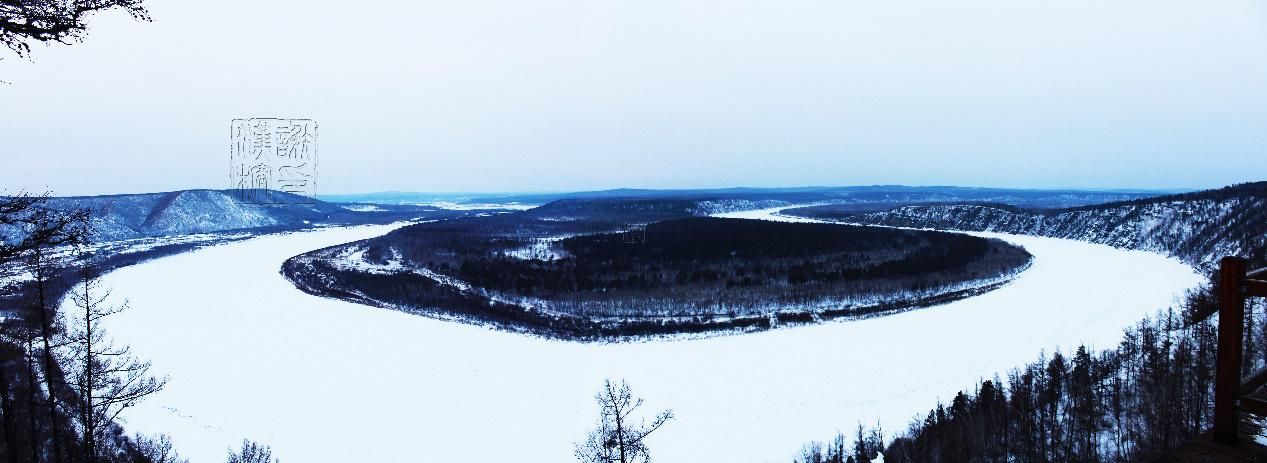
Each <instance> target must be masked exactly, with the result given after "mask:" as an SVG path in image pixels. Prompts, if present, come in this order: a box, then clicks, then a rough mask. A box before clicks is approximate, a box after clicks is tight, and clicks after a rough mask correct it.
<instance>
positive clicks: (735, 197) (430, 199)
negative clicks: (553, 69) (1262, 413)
mask: <svg viewBox="0 0 1267 463" xmlns="http://www.w3.org/2000/svg"><path fill="white" fill-rule="evenodd" d="M1176 192H1178V191H1176V190H1165V191H1162V190H1023V189H1005V188H971V187H952V186H928V187H912V186H902V185H874V186H847V187H796V188H719V189H684V190H650V189H634V188H620V189H614V190H601V191H583V192H574V193H512V194H500V193H499V194H488V193H409V192H383V193H367V194H355V195H328V196H321V197H320V198H321V199H323V200H326V201H335V202H362V203H376V204H474V205H480V204H502V205H504V204H516V205H524V206H529V205H534V206H535V205H545V204H549V205H550V206H551V207H552V208H554V209H559V210H563V209H567V208H570V207H586V208H592V207H598V205H600V204H602V203H603V202H604V201H607V202H608V204H616V203H620V204H629V203H630V202H632V201H657V200H679V201H690V202H692V203H695V205H694V206H693V208H694V209H695V210H694V212H697V213H698V215H707V214H710V213H715V212H725V211H733V210H744V209H755V208H766V207H779V206H787V205H791V204H805V203H816V202H833V203H850V204H876V205H890V206H891V205H893V204H901V203H918V202H946V201H973V202H997V203H1005V204H1012V205H1016V206H1023V207H1039V208H1050V207H1070V206H1080V205H1086V204H1099V203H1104V202H1109V201H1122V200H1130V199H1139V198H1146V197H1151V196H1157V195H1162V194H1170V193H1176ZM552 203H553V204H552ZM580 203H586V205H584V206H569V204H572V205H577V204H580ZM657 207H658V206H657Z"/></svg>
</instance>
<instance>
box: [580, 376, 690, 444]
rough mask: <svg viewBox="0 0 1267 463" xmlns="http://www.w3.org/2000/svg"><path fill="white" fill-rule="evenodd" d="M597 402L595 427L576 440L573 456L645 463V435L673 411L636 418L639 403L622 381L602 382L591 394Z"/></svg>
mask: <svg viewBox="0 0 1267 463" xmlns="http://www.w3.org/2000/svg"><path fill="white" fill-rule="evenodd" d="M594 400H595V401H597V402H598V407H599V418H598V426H597V427H596V428H594V430H592V431H590V433H589V435H588V436H587V437H586V438H585V440H584V441H582V442H577V443H576V458H577V459H578V460H580V461H582V462H584V463H646V462H649V461H651V455H650V452H649V450H648V448H647V444H646V441H645V440H646V438H647V436H650V435H651V433H653V432H655V431H656V430H657V429H660V426H663V425H664V423H666V422H668V421H669V420H671V419H673V411H672V410H666V411H663V412H660V413H659V414H657V415H656V417H655V419H653V420H651V422H650V423H646V422H645V421H643V420H641V419H635V418H634V417H633V413H634V412H635V411H637V410H638V407H640V406H642V399H641V398H635V397H634V396H633V393H632V392H631V391H630V389H629V383H628V382H626V381H624V380H621V381H620V383H613V382H612V380H610V379H608V380H605V381H604V382H603V389H602V390H600V391H599V392H598V393H597V394H595V395H594Z"/></svg>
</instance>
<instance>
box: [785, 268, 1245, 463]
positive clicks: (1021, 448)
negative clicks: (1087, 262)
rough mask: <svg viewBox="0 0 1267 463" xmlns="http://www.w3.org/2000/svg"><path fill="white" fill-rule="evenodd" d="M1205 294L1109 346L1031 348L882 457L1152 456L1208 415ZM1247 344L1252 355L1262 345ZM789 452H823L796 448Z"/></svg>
mask: <svg viewBox="0 0 1267 463" xmlns="http://www.w3.org/2000/svg"><path fill="white" fill-rule="evenodd" d="M1214 304H1215V301H1214V298H1213V297H1212V296H1211V292H1210V290H1209V289H1208V288H1205V289H1200V290H1196V291H1194V292H1192V293H1190V294H1189V296H1188V297H1187V299H1186V301H1185V302H1184V304H1183V305H1182V306H1181V310H1180V312H1178V313H1177V312H1175V311H1173V310H1170V311H1167V312H1165V313H1163V314H1160V315H1159V316H1157V317H1154V318H1149V319H1145V320H1144V321H1141V322H1140V323H1138V324H1137V325H1135V326H1133V327H1131V328H1129V329H1127V330H1126V332H1125V335H1124V336H1123V339H1122V341H1121V343H1120V344H1119V345H1118V346H1116V348H1113V349H1108V350H1104V351H1101V352H1093V351H1091V350H1090V349H1088V348H1087V347H1086V346H1079V347H1078V348H1077V349H1076V350H1075V351H1074V352H1073V353H1071V354H1069V355H1066V354H1064V353H1061V352H1059V351H1057V352H1055V353H1052V354H1051V355H1050V357H1048V356H1046V355H1040V357H1039V360H1038V361H1036V362H1034V363H1031V364H1029V365H1026V366H1024V367H1022V368H1018V369H1015V370H1013V371H1011V372H1010V373H1009V374H1008V375H1007V378H998V377H995V378H993V379H989V380H984V381H982V382H981V383H980V384H978V385H977V386H976V387H975V388H974V389H973V390H970V391H967V392H960V393H958V394H957V395H956V396H955V397H954V398H953V399H952V400H950V402H949V403H946V404H937V407H936V408H934V409H932V410H930V411H929V412H928V413H927V414H926V415H924V416H922V417H920V418H917V419H916V420H914V421H912V422H911V423H910V426H909V428H907V429H906V430H905V431H904V432H902V433H900V434H899V435H898V437H896V438H895V439H893V441H892V442H891V443H890V444H889V445H888V446H887V447H886V448H885V449H884V452H883V453H884V461H885V462H886V463H893V462H1075V461H1076V462H1102V461H1113V462H1128V461H1147V460H1150V459H1152V458H1155V457H1157V456H1158V455H1160V454H1161V453H1162V452H1165V451H1166V450H1169V449H1173V448H1175V447H1176V446H1178V445H1180V444H1182V443H1184V442H1186V441H1187V440H1188V439H1191V438H1192V437H1193V436H1196V435H1197V434H1198V433H1200V432H1202V431H1204V430H1205V429H1206V428H1207V427H1208V426H1209V424H1210V419H1211V413H1212V399H1213V385H1214V379H1213V378H1214V361H1215V354H1216V351H1217V332H1216V329H1215V327H1214V325H1213V324H1212V323H1211V322H1209V321H1202V322H1192V320H1191V318H1190V317H1191V316H1192V315H1193V314H1198V313H1204V311H1208V310H1210V309H1212V307H1213V305H1214ZM1259 317H1261V314H1260V315H1259ZM1260 326H1261V325H1260ZM1247 344H1250V343H1249V342H1247ZM1247 353H1248V354H1247V356H1246V357H1247V358H1248V359H1254V361H1255V362H1256V363H1259V364H1261V362H1262V359H1263V357H1262V349H1255V350H1249V351H1247ZM1248 363H1249V362H1247V364H1248ZM876 450H878V449H876ZM874 456H875V455H871V457H874ZM798 461H799V462H802V463H821V462H829V461H832V460H828V459H815V458H810V457H806V456H804V455H803V456H802V458H800V459H799V460H798Z"/></svg>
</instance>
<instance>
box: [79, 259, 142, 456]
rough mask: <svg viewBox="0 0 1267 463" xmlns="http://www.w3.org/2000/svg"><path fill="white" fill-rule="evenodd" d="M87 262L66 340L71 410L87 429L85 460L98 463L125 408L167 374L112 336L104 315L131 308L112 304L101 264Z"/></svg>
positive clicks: (84, 438) (137, 400)
mask: <svg viewBox="0 0 1267 463" xmlns="http://www.w3.org/2000/svg"><path fill="white" fill-rule="evenodd" d="M81 262H82V263H81V267H80V269H79V274H80V275H79V276H80V281H79V285H78V286H77V287H76V288H75V290H74V291H73V292H72V293H71V295H70V299H71V302H73V303H74V305H75V308H76V310H75V311H74V312H73V313H70V314H67V317H66V318H67V320H68V321H69V324H70V327H69V330H68V332H67V334H66V340H65V342H64V343H62V344H63V345H64V346H65V351H66V352H65V355H64V357H65V362H64V363H65V365H66V375H67V380H68V382H69V383H70V384H71V385H72V386H73V387H74V388H75V392H76V393H77V394H76V395H77V397H76V403H72V404H70V405H71V406H70V407H69V408H70V410H69V412H70V415H71V416H73V417H74V419H75V420H76V421H77V422H78V423H77V424H78V425H79V428H80V431H81V432H82V433H83V440H84V454H85V458H84V460H85V461H87V462H88V463H94V462H96V461H97V460H98V457H99V455H100V454H101V448H100V446H101V443H102V442H103V440H104V439H103V437H104V436H105V435H106V431H107V430H108V429H109V426H110V424H111V423H114V422H115V419H116V418H118V416H119V413H122V412H123V411H124V410H126V409H128V408H130V407H132V406H133V405H136V404H137V403H138V402H139V401H140V400H141V399H144V398H145V397H147V396H149V395H151V394H154V393H156V392H158V391H160V390H162V388H163V386H164V385H165V384H166V383H167V379H166V378H161V379H160V378H155V377H154V376H152V375H150V372H149V370H150V363H149V362H147V361H143V360H139V359H137V358H136V357H135V356H133V355H132V353H131V350H130V349H129V348H128V347H127V346H123V347H117V346H115V345H113V343H111V342H110V340H109V339H107V338H106V332H105V331H104V330H103V329H102V328H101V326H100V322H101V320H102V319H105V318H106V317H109V316H111V315H115V314H118V313H119V312H122V311H123V310H125V309H127V302H126V301H125V302H123V303H121V304H119V305H110V304H109V303H108V301H109V298H110V291H109V290H108V289H103V288H102V285H101V280H100V279H99V278H98V275H97V274H96V270H95V268H94V267H93V266H92V265H91V264H90V263H89V262H88V259H87V258H82V259H81Z"/></svg>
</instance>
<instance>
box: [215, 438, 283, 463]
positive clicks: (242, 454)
mask: <svg viewBox="0 0 1267 463" xmlns="http://www.w3.org/2000/svg"><path fill="white" fill-rule="evenodd" d="M280 461H281V460H278V459H276V458H273V449H271V448H269V447H268V446H267V445H261V444H259V443H256V442H252V441H250V440H243V441H242V450H239V451H237V452H234V451H229V459H228V460H227V463H279V462H280Z"/></svg>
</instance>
